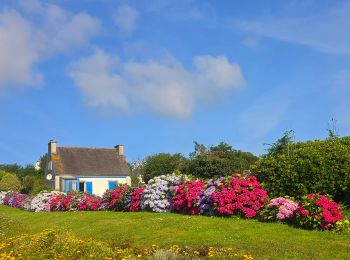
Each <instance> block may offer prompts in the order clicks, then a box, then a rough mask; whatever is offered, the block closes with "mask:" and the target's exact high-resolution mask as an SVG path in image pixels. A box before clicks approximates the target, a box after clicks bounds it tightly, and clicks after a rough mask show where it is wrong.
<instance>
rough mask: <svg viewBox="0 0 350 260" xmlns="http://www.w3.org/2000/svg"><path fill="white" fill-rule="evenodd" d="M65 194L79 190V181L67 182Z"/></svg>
mask: <svg viewBox="0 0 350 260" xmlns="http://www.w3.org/2000/svg"><path fill="white" fill-rule="evenodd" d="M64 184H65V189H64V191H65V192H70V191H73V190H78V181H77V180H65V183H64Z"/></svg>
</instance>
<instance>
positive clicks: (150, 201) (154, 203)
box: [141, 174, 188, 212]
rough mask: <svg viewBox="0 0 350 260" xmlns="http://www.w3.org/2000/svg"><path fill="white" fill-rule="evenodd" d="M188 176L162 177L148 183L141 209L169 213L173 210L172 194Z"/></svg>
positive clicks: (173, 175)
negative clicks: (171, 203)
mask: <svg viewBox="0 0 350 260" xmlns="http://www.w3.org/2000/svg"><path fill="white" fill-rule="evenodd" d="M187 179H188V177H187V176H186V175H175V174H172V175H161V176H157V177H155V178H153V179H150V180H149V181H148V185H147V186H146V188H145V190H144V192H143V196H142V202H141V209H142V210H147V211H154V212H169V211H170V210H171V205H170V200H171V192H174V191H175V190H176V187H177V186H178V185H181V184H182V183H184V181H186V180H187Z"/></svg>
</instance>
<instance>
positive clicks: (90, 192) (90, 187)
mask: <svg viewBox="0 0 350 260" xmlns="http://www.w3.org/2000/svg"><path fill="white" fill-rule="evenodd" d="M86 192H87V193H89V194H92V182H91V181H88V182H86Z"/></svg>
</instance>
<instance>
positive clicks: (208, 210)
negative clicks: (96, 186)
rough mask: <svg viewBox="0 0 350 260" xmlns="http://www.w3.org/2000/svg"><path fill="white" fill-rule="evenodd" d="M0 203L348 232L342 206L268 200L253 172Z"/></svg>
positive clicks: (170, 178) (165, 178)
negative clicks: (176, 215) (230, 219)
mask: <svg viewBox="0 0 350 260" xmlns="http://www.w3.org/2000/svg"><path fill="white" fill-rule="evenodd" d="M0 204H5V205H8V206H11V207H14V208H21V209H25V210H30V211H35V212H38V211H77V210H80V211H87V210H90V211H96V210H113V211H130V212H136V211H152V212H169V211H174V212H179V213H183V214H193V215H198V214H199V215H205V216H215V215H216V216H239V217H245V218H255V217H258V218H259V220H262V221H280V222H285V223H288V224H292V225H295V226H298V227H301V228H306V229H322V230H334V231H336V232H341V231H342V232H345V231H350V222H349V220H347V219H345V220H344V219H343V215H342V209H341V207H340V206H339V205H338V204H337V203H336V202H334V201H332V200H331V198H330V197H327V196H324V195H318V194H310V195H308V196H306V197H304V198H303V199H302V200H301V201H299V202H296V201H293V200H292V199H291V198H284V197H279V198H274V199H271V200H270V201H269V200H268V195H267V192H266V191H265V190H264V189H262V188H261V186H260V183H259V182H258V181H257V179H256V178H255V177H254V176H252V177H249V176H244V177H240V176H231V177H226V178H218V179H216V180H213V179H212V180H209V181H207V182H205V181H203V180H198V179H196V180H191V179H190V178H189V177H188V176H186V175H176V174H172V175H162V176H158V177H155V178H153V179H151V180H150V181H149V182H148V184H146V185H143V186H141V187H134V188H131V187H129V186H127V185H121V186H117V187H115V188H114V189H113V190H107V191H106V192H105V193H104V194H103V196H102V197H99V196H95V195H89V194H86V193H71V194H66V193H63V192H58V191H53V192H41V193H39V194H37V195H36V196H34V197H30V196H28V195H25V194H20V193H18V192H1V193H0Z"/></svg>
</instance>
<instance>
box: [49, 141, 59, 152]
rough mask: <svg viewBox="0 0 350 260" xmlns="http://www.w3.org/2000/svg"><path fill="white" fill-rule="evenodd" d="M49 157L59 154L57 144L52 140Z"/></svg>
mask: <svg viewBox="0 0 350 260" xmlns="http://www.w3.org/2000/svg"><path fill="white" fill-rule="evenodd" d="M48 145H49V155H51V154H56V153H57V142H56V141H54V140H50V142H49V144H48Z"/></svg>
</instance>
